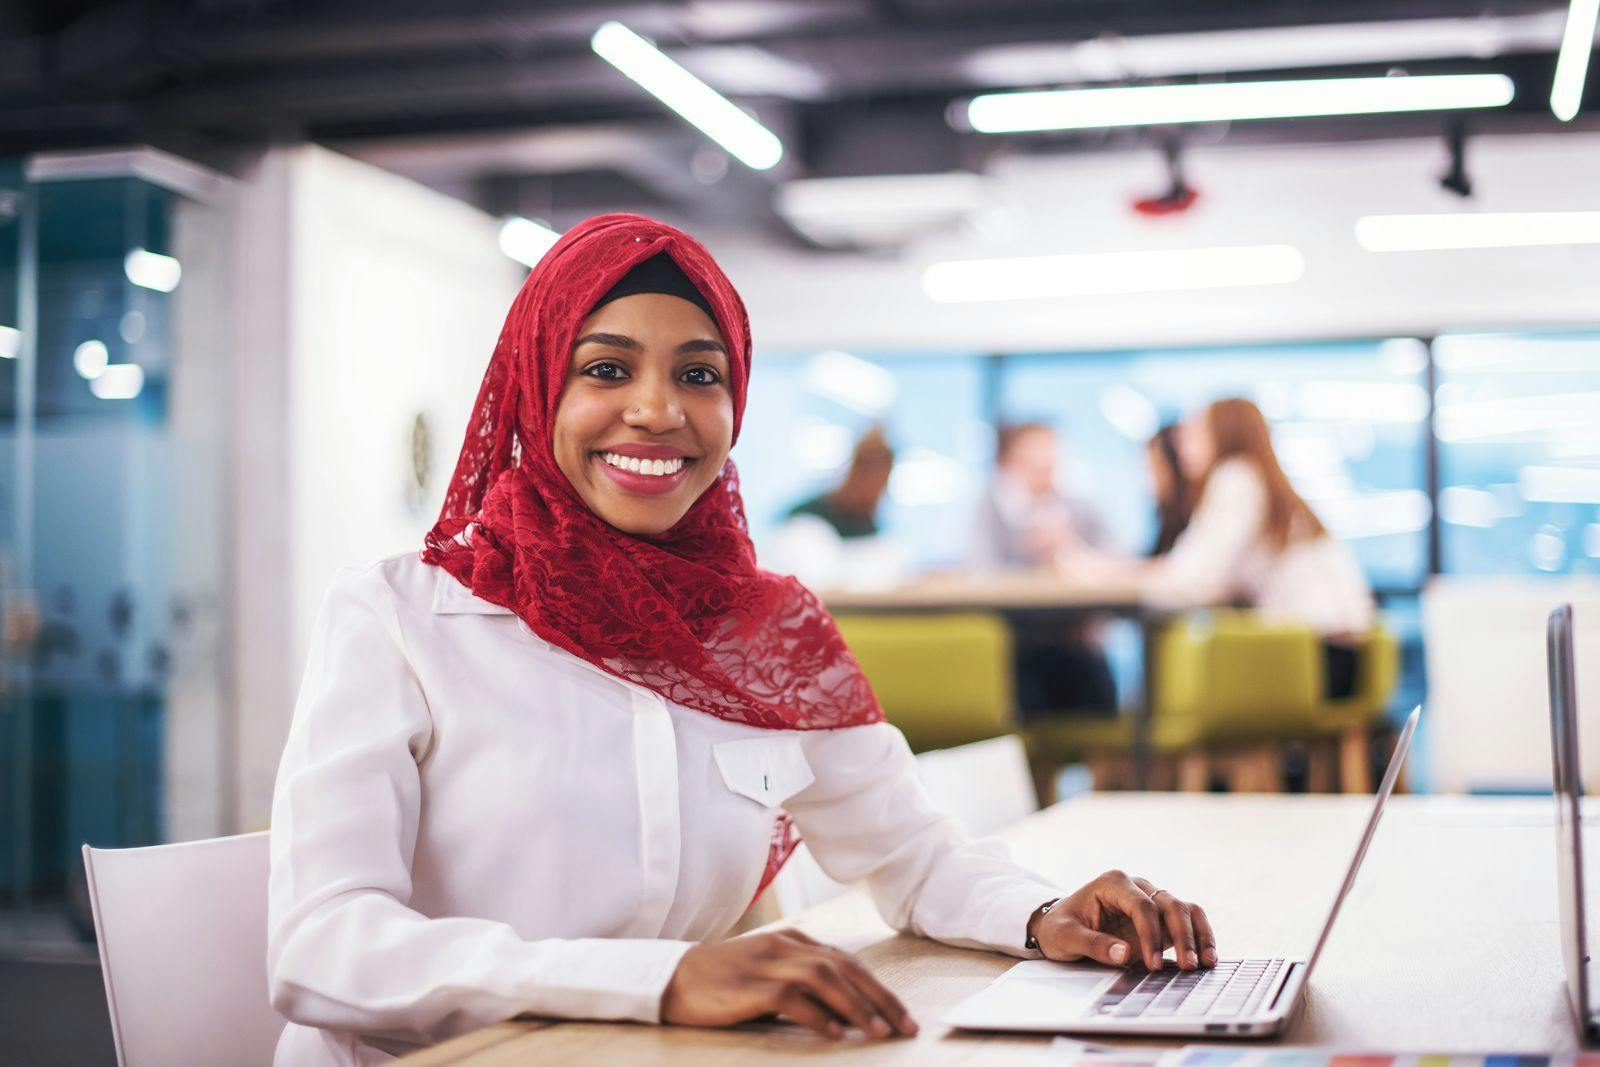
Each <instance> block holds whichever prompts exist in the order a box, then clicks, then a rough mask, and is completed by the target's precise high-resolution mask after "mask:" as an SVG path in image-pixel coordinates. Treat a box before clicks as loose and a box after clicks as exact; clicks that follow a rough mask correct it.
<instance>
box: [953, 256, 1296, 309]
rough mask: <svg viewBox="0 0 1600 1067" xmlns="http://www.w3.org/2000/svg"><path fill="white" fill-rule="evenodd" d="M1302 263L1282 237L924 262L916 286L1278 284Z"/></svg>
mask: <svg viewBox="0 0 1600 1067" xmlns="http://www.w3.org/2000/svg"><path fill="white" fill-rule="evenodd" d="M1305 266H1306V263H1305V257H1304V256H1302V255H1301V254H1300V251H1299V250H1298V249H1296V248H1293V247H1291V246H1289V245H1246V246H1242V247H1238V248H1191V249H1178V250H1173V251H1159V252H1104V253H1095V254H1083V255H1066V256H1026V257H1022V258H1017V259H969V260H958V261H952V262H947V263H935V264H933V265H932V266H930V267H928V269H927V270H926V271H924V272H923V275H922V289H923V291H924V292H925V293H927V295H928V298H929V299H931V300H935V301H938V302H939V303H941V304H959V303H974V302H979V301H993V300H1048V299H1052V298H1056V297H1070V296H1092V295H1098V294H1105V293H1153V292H1163V291H1170V290H1178V289H1220V288H1227V287H1232V286H1244V285H1283V284H1287V283H1289V282H1294V281H1298V280H1299V278H1300V276H1301V275H1302V274H1304V273H1305Z"/></svg>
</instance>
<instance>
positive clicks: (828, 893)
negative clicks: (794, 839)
mask: <svg viewBox="0 0 1600 1067" xmlns="http://www.w3.org/2000/svg"><path fill="white" fill-rule="evenodd" d="M917 777H918V778H920V779H921V780H922V785H923V788H925V789H926V790H927V791H928V796H929V797H931V798H932V800H933V802H934V804H936V805H937V806H938V807H940V808H942V809H943V810H944V811H946V812H948V813H949V814H950V815H952V816H954V817H955V820H956V821H957V822H959V823H960V824H961V825H962V826H963V827H965V828H966V830H967V832H968V833H970V834H973V835H974V836H979V837H981V836H983V835H984V834H992V833H994V832H996V831H998V830H1001V829H1004V828H1005V827H1007V826H1010V825H1011V824H1012V823H1014V822H1016V821H1017V820H1018V819H1020V818H1022V817H1023V816H1024V815H1030V814H1032V813H1033V812H1035V811H1038V810H1039V799H1038V795H1037V794H1035V793H1034V791H1033V773H1032V772H1031V771H1030V770H1029V769H1028V753H1027V750H1026V749H1024V748H1023V746H1022V739H1021V738H1019V737H1017V736H1016V735H1015V734H1007V735H1006V736H1004V737H991V738H989V739H988V740H986V741H974V742H972V743H971V744H968V745H957V746H956V747H955V748H942V749H935V750H934V751H931V752H923V753H921V754H920V755H918V756H917ZM848 888H849V887H848V886H845V885H841V884H840V883H838V882H835V881H834V880H833V879H832V878H829V877H828V876H827V875H826V874H824V873H823V870H822V868H821V867H820V866H819V865H818V864H817V861H816V859H815V858H813V857H812V855H811V851H810V850H809V849H807V848H806V846H805V842H804V841H802V842H801V843H800V847H799V848H797V849H795V851H794V854H793V855H792V856H790V857H789V861H788V862H787V863H785V864H784V865H783V870H781V871H779V872H778V876H777V877H776V878H774V879H773V880H772V884H771V885H770V886H768V887H767V891H766V894H763V896H766V895H767V894H771V898H772V900H774V901H775V902H776V903H777V910H778V912H779V913H780V914H781V915H793V914H794V913H795V912H797V911H799V910H801V909H802V908H809V907H810V906H811V905H813V904H820V903H822V902H823V901H824V900H829V899H831V898H833V897H836V896H838V895H839V894H840V893H843V892H844V891H845V890H846V889H848Z"/></svg>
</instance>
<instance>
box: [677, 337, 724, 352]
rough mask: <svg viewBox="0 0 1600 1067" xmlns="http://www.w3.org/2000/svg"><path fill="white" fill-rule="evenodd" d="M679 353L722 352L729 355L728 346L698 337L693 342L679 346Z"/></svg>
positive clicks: (714, 340) (708, 338)
mask: <svg viewBox="0 0 1600 1067" xmlns="http://www.w3.org/2000/svg"><path fill="white" fill-rule="evenodd" d="M678 351H679V352H684V353H689V352H721V353H722V354H723V355H724V356H726V355H727V354H728V346H727V345H725V344H723V343H722V342H721V341H718V340H716V339H715V338H711V337H698V338H696V339H695V340H693V341H685V342H683V344H681V345H679V346H678Z"/></svg>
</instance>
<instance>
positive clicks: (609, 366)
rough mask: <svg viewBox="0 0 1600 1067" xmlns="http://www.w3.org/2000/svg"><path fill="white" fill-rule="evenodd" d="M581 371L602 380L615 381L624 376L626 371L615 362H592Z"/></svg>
mask: <svg viewBox="0 0 1600 1067" xmlns="http://www.w3.org/2000/svg"><path fill="white" fill-rule="evenodd" d="M583 373H584V374H586V375H588V376H589V377H591V378H599V379H601V380H603V381H616V380H618V379H620V378H622V377H624V375H625V373H626V372H625V371H623V369H622V368H621V367H620V366H618V365H617V364H615V363H593V364H590V365H589V366H588V367H585V368H584V371H583Z"/></svg>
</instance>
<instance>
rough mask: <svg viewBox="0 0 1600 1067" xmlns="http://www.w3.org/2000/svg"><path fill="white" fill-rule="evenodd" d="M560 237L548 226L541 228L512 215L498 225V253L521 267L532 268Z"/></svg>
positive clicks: (531, 221) (528, 220) (529, 220)
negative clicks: (506, 256)
mask: <svg viewBox="0 0 1600 1067" xmlns="http://www.w3.org/2000/svg"><path fill="white" fill-rule="evenodd" d="M560 237H561V235H560V234H559V233H557V232H556V231H554V230H552V229H550V227H548V226H541V225H539V224H538V223H537V222H534V221H533V220H532V219H525V218H523V217H522V216H521V215H513V216H512V217H511V218H509V219H506V221H505V222H503V223H501V224H500V251H502V252H504V253H505V254H506V255H508V256H510V257H511V258H512V259H514V260H516V261H517V262H518V263H521V264H522V265H523V266H526V267H532V266H533V265H534V264H536V263H538V262H539V260H540V259H542V258H544V254H545V253H546V252H548V251H550V246H551V245H554V244H555V243H556V241H557V240H559V239H560Z"/></svg>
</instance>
